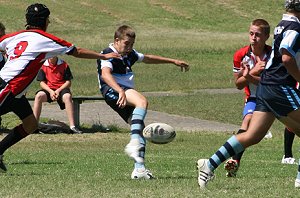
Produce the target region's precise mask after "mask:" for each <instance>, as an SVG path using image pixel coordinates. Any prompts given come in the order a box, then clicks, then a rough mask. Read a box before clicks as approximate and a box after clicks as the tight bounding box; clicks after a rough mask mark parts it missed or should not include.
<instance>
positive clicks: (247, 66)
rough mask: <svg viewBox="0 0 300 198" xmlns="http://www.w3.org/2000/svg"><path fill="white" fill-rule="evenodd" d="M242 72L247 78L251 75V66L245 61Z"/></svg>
mask: <svg viewBox="0 0 300 198" xmlns="http://www.w3.org/2000/svg"><path fill="white" fill-rule="evenodd" d="M241 72H243V73H242V74H243V77H245V78H247V77H248V76H249V75H250V66H249V65H248V64H244V63H243V64H242V69H241Z"/></svg>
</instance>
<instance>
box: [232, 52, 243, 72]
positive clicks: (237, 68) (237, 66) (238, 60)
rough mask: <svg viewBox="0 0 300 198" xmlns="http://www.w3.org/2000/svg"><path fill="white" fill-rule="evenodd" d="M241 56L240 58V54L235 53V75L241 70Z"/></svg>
mask: <svg viewBox="0 0 300 198" xmlns="http://www.w3.org/2000/svg"><path fill="white" fill-rule="evenodd" d="M241 59H242V58H241V56H240V53H239V52H238V51H237V52H235V53H234V55H233V72H234V73H237V72H239V71H240V69H241V61H242V60H241Z"/></svg>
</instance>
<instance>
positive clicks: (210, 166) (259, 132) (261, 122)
mask: <svg viewBox="0 0 300 198" xmlns="http://www.w3.org/2000/svg"><path fill="white" fill-rule="evenodd" d="M274 120H275V116H274V115H273V114H272V113H270V112H260V111H255V112H254V114H253V116H252V119H251V122H250V125H249V127H248V129H247V131H246V132H244V133H240V134H237V135H234V136H232V137H231V138H229V139H228V140H227V141H226V142H225V144H224V145H223V146H222V147H220V148H219V149H218V150H217V152H216V153H215V154H213V155H212V156H211V157H210V158H209V159H200V160H198V162H197V167H198V171H199V177H198V183H199V186H200V188H205V186H206V184H207V182H208V181H209V180H210V179H211V178H212V177H213V172H214V170H215V169H216V168H218V166H219V165H220V164H221V163H222V162H224V161H225V160H226V159H228V158H230V157H231V156H234V155H236V154H238V153H240V152H242V151H244V150H245V149H246V148H247V147H249V146H251V145H253V144H257V143H258V142H260V141H261V140H262V139H263V137H264V136H265V134H266V133H267V132H268V130H269V128H270V127H271V125H272V124H273V122H274Z"/></svg>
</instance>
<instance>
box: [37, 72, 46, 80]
mask: <svg viewBox="0 0 300 198" xmlns="http://www.w3.org/2000/svg"><path fill="white" fill-rule="evenodd" d="M36 80H37V81H46V74H45V72H44V70H43V69H40V70H39V73H38V75H37V77H36Z"/></svg>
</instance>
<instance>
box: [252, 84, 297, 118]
mask: <svg viewBox="0 0 300 198" xmlns="http://www.w3.org/2000/svg"><path fill="white" fill-rule="evenodd" d="M299 108H300V91H299V90H298V89H297V88H295V87H292V86H287V85H262V84H259V85H258V87H257V90H256V108H255V111H263V112H272V113H273V114H274V115H275V116H276V118H280V117H283V116H285V117H286V116H287V114H289V113H290V112H292V111H295V110H297V109H299Z"/></svg>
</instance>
